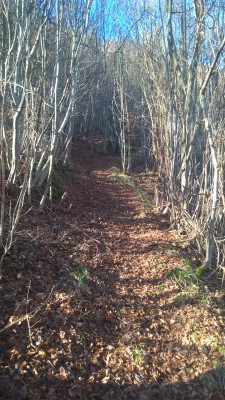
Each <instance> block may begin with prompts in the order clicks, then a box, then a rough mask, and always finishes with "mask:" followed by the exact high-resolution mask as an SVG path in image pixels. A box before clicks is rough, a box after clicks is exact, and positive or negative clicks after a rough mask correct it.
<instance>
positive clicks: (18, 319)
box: [0, 286, 55, 333]
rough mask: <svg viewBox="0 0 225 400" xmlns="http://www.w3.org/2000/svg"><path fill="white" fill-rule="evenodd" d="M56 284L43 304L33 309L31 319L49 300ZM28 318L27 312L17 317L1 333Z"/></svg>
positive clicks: (30, 314)
mask: <svg viewBox="0 0 225 400" xmlns="http://www.w3.org/2000/svg"><path fill="white" fill-rule="evenodd" d="M54 288H55V286H53V287H52V289H51V291H50V293H49V296H48V297H47V299H46V300H45V302H44V303H43V304H41V305H40V306H39V307H36V308H35V310H33V311H31V312H30V313H29V314H28V316H29V318H30V319H32V318H34V316H35V315H36V314H37V313H38V312H39V311H40V309H41V308H42V307H43V306H44V305H45V304H46V303H47V301H48V300H49V299H50V297H51V295H52V292H53V290H54ZM26 319H27V313H26V314H25V315H22V316H21V317H19V318H17V319H16V320H15V321H13V322H10V323H9V324H7V325H6V326H5V327H4V328H2V329H1V330H0V333H2V332H4V331H6V330H7V329H9V328H11V327H12V326H14V325H16V324H19V323H20V322H23V321H25V320H26Z"/></svg>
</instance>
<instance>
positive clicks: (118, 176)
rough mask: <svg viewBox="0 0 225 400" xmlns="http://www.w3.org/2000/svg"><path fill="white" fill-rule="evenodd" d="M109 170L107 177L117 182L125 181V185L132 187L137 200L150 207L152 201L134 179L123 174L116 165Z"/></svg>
mask: <svg viewBox="0 0 225 400" xmlns="http://www.w3.org/2000/svg"><path fill="white" fill-rule="evenodd" d="M111 171H112V172H111V173H110V174H109V175H108V178H109V179H110V180H111V181H113V182H118V183H125V184H126V185H128V186H130V187H132V188H133V189H134V191H135V194H136V197H137V199H138V200H141V201H143V202H144V203H145V204H146V205H147V206H148V207H152V206H153V205H154V204H153V202H152V201H151V200H150V199H149V195H148V193H147V192H146V191H145V190H143V189H141V188H139V187H138V186H137V183H136V182H135V180H134V179H132V178H131V177H130V176H128V175H126V174H124V173H123V172H121V171H120V170H119V169H118V168H116V167H112V168H111Z"/></svg>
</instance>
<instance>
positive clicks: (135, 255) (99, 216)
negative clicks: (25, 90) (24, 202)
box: [0, 142, 224, 400]
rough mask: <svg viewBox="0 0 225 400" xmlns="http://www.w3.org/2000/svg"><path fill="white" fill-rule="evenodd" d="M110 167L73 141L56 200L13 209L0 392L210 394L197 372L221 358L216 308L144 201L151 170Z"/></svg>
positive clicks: (112, 162)
mask: <svg viewBox="0 0 225 400" xmlns="http://www.w3.org/2000/svg"><path fill="white" fill-rule="evenodd" d="M118 166H119V160H118V158H115V157H112V156H103V155H101V154H100V153H94V154H91V152H90V150H89V148H88V146H87V145H86V144H85V143H83V142H78V143H77V144H76V145H75V148H74V156H73V164H72V166H71V171H70V172H69V174H68V175H67V177H66V179H65V177H64V186H65V189H66V192H67V193H68V196H67V198H66V199H65V200H64V201H63V202H62V203H60V204H59V205H58V206H57V207H55V209H54V210H53V211H50V210H49V211H48V212H47V213H45V214H43V215H40V214H38V213H37V212H33V213H31V214H28V215H25V216H24V218H23V220H22V222H21V228H20V231H19V232H18V240H17V243H16V244H15V246H14V248H13V249H12V254H11V256H10V257H9V258H8V259H7V260H6V272H5V275H4V278H3V281H2V284H1V293H2V294H3V295H2V298H1V304H0V305H1V326H0V328H2V329H3V331H2V339H1V344H2V354H1V357H2V362H1V366H0V375H1V376H2V380H1V379H0V393H1V390H2V393H3V395H2V397H1V399H9V398H10V399H21V400H22V399H23V400H25V399H27V400H29V399H32V400H38V399H39V400H44V399H51V400H54V399H65V400H67V399H81V400H86V399H105V400H113V399H139V400H148V399H153V400H157V399H167V400H168V399H171V400H173V399H179V400H180V399H187V398H191V399H204V398H208V395H209V393H211V392H210V390H208V389H207V390H208V392H207V390H206V389H205V387H204V385H202V384H201V382H200V381H199V379H198V378H197V377H198V376H201V375H202V374H204V373H206V372H207V371H208V370H210V369H212V368H213V367H214V363H215V360H217V363H218V364H219V363H220V361H221V358H223V352H222V351H220V350H221V349H220V350H219V338H220V337H221V336H222V331H223V314H222V313H221V309H220V308H219V307H218V304H217V303H215V302H214V303H212V298H211V297H210V296H209V294H208V289H207V287H206V288H205V292H204V291H202V289H201V291H200V290H199V287H198V282H197V281H196V280H195V279H196V278H195V276H194V275H193V274H192V273H191V266H190V264H191V260H190V259H191V254H190V250H189V249H188V248H187V247H186V246H185V244H184V243H182V242H181V243H179V242H178V239H177V235H176V232H174V231H172V230H169V229H168V228H169V225H168V221H167V219H166V217H165V216H162V215H161V214H160V212H158V211H157V210H156V209H155V207H154V203H153V197H154V190H155V185H156V182H157V181H156V177H155V176H154V175H153V174H149V173H148V174H145V173H139V174H132V175H131V177H129V178H128V177H125V176H123V175H122V174H121V173H120V172H119V169H118ZM18 254H19V257H18ZM192 261H193V260H192ZM195 261H196V260H195ZM180 270H182V271H184V272H183V275H182V274H181V273H180V272H179V271H180ZM181 278H182V281H181ZM187 284H188V285H187ZM12 287H13V291H12V289H11V288H12ZM28 288H29V289H28ZM217 297H218V298H219V295H218V293H217ZM218 301H219V300H218ZM26 312H27V313H30V314H29V315H28V317H27V319H26ZM18 318H20V322H19V323H18V321H17V319H18ZM16 321H17V322H16ZM7 324H8V328H7V329H5V327H6V326H7ZM29 327H30V331H29V329H28V328H29ZM212 338H213V339H212ZM31 342H32V345H31ZM213 343H214V345H213ZM9 377H10V378H9ZM182 382H183V383H182ZM184 382H186V383H188V385H187V384H186V385H185V384H184ZM4 396H5V397H4ZM216 396H217V397H215V399H219V398H224V397H218V392H217V393H216ZM211 398H213V397H211Z"/></svg>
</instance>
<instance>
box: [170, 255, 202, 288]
mask: <svg viewBox="0 0 225 400" xmlns="http://www.w3.org/2000/svg"><path fill="white" fill-rule="evenodd" d="M184 264H185V268H174V269H172V270H170V271H169V272H168V273H167V275H166V278H167V279H170V280H172V281H177V282H179V283H181V284H183V285H184V286H189V285H198V284H199V278H198V277H197V276H196V274H195V272H194V270H193V268H192V264H191V262H190V260H185V262H184Z"/></svg>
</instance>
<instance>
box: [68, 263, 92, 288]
mask: <svg viewBox="0 0 225 400" xmlns="http://www.w3.org/2000/svg"><path fill="white" fill-rule="evenodd" d="M70 275H71V276H72V277H73V278H74V279H75V280H76V281H77V283H78V285H79V286H84V285H85V283H86V282H87V279H88V278H89V271H88V267H87V265H86V264H79V265H77V266H76V270H75V271H73V272H71V274H70Z"/></svg>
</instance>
